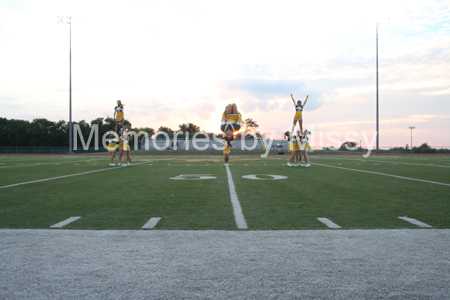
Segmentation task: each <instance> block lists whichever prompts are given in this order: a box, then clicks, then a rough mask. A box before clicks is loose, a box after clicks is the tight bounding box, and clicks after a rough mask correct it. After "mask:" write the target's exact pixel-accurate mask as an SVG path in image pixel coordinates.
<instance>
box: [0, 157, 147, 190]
mask: <svg viewBox="0 0 450 300" xmlns="http://www.w3.org/2000/svg"><path fill="white" fill-rule="evenodd" d="M144 163H145V162H143V163H140V164H144ZM140 164H134V166H137V165H140ZM114 169H120V168H111V167H109V168H107V169H100V170H94V171H88V172H83V173H77V174H70V175H63V176H58V177H51V178H45V179H39V180H33V181H27V182H21V183H15V184H10V185H4V186H0V189H4V188H9V187H13V186H18V185H23V184H29V183H36V182H42V181H48V180H53V179H60V178H66V177H72V176H78V175H84V174H90V173H95V172H101V171H106V170H114Z"/></svg>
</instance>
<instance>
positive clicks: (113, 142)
mask: <svg viewBox="0 0 450 300" xmlns="http://www.w3.org/2000/svg"><path fill="white" fill-rule="evenodd" d="M106 138H107V139H108V152H114V151H116V149H117V142H118V140H117V137H116V136H115V135H114V134H113V133H110V134H109V135H108V136H107V137H106Z"/></svg>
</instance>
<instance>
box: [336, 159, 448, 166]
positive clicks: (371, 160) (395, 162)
mask: <svg viewBox="0 0 450 300" xmlns="http://www.w3.org/2000/svg"><path fill="white" fill-rule="evenodd" d="M342 159H345V160H357V161H366V162H381V163H388V164H402V165H412V166H422V167H439V168H450V166H441V165H429V164H415V163H405V162H399V161H385V160H373V159H360V158H358V159H356V158H342Z"/></svg>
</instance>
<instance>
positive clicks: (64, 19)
mask: <svg viewBox="0 0 450 300" xmlns="http://www.w3.org/2000/svg"><path fill="white" fill-rule="evenodd" d="M57 18H58V21H57V22H56V23H61V24H69V153H72V17H71V16H69V17H57Z"/></svg>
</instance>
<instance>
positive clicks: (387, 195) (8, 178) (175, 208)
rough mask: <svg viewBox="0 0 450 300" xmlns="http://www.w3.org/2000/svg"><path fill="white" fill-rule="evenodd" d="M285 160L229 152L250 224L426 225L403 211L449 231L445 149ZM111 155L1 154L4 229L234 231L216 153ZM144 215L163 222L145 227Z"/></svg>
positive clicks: (449, 172) (0, 221) (449, 176)
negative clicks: (299, 163)
mask: <svg viewBox="0 0 450 300" xmlns="http://www.w3.org/2000/svg"><path fill="white" fill-rule="evenodd" d="M132 156H133V153H132ZM287 160H288V155H283V156H270V157H267V158H260V157H257V156H255V157H250V156H249V157H244V156H241V157H239V156H233V155H232V156H231V160H230V166H229V170H230V172H231V174H232V179H233V183H234V186H235V191H236V194H237V197H238V201H239V204H240V206H241V208H242V214H243V216H244V218H245V222H246V224H247V227H248V230H306V229H329V227H327V225H325V224H324V223H322V222H320V221H319V220H318V218H327V219H328V220H330V221H331V222H334V223H335V224H337V225H338V226H340V227H341V228H342V229H381V228H383V229H401V228H408V229H411V228H422V227H419V226H418V225H416V224H413V223H409V222H406V221H405V220H402V219H399V217H404V216H407V217H409V218H412V219H416V220H418V221H420V222H423V223H425V224H428V225H430V226H432V228H450V156H374V155H372V156H370V157H369V158H367V159H365V158H363V157H362V156H313V157H311V164H312V166H311V167H310V168H304V167H288V166H287V165H286V162H287ZM108 162H109V158H108V156H107V155H94V156H91V157H87V156H86V157H81V156H8V155H6V156H0V174H1V176H0V193H1V196H0V228H50V227H51V226H52V225H55V224H57V223H59V222H61V221H64V220H66V219H68V218H70V217H80V218H79V219H78V220H76V221H74V222H72V223H69V224H67V225H65V226H63V227H62V228H64V229H90V230H103V229H115V230H124V229H127V230H130V229H131V230H158V229H168V230H238V227H237V223H236V219H235V216H234V208H233V205H232V200H231V196H230V188H229V179H228V176H227V169H226V167H225V166H224V165H223V163H222V157H221V156H211V157H207V156H206V157H200V156H196V157H182V156H179V157H166V156H134V157H133V166H128V167H117V166H116V167H110V166H109V165H108ZM116 162H117V161H116ZM361 171H364V172H361ZM247 175H255V176H250V177H251V178H253V179H251V178H250V179H249V178H244V177H243V176H247ZM272 175H277V176H284V177H283V178H282V179H276V180H275V179H274V177H273V176H272ZM171 178H176V179H171ZM277 178H278V177H277ZM150 218H161V219H160V220H159V222H157V224H156V225H155V226H154V227H153V229H142V227H143V226H144V225H145V224H146V223H147V222H148V221H149V219H150Z"/></svg>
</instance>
